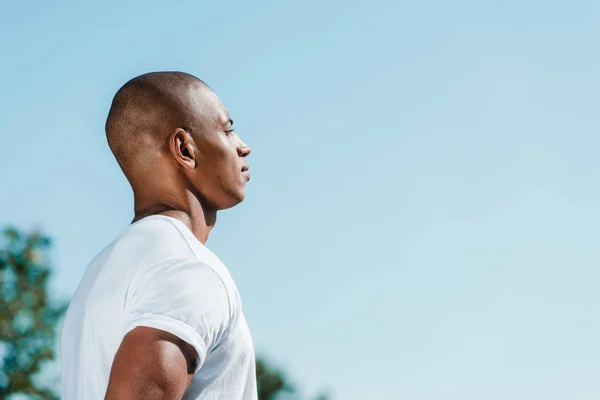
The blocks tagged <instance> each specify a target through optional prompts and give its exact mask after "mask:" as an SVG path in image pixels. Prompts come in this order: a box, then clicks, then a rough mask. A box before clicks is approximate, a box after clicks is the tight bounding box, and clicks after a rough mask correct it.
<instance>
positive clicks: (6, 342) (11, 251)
mask: <svg viewBox="0 0 600 400" xmlns="http://www.w3.org/2000/svg"><path fill="white" fill-rule="evenodd" d="M49 245H50V241H49V240H48V239H47V238H46V237H44V236H42V235H40V234H37V233H33V234H24V233H21V232H19V231H17V230H16V229H12V228H9V229H6V230H5V231H4V232H3V233H2V234H1V235H0V400H4V399H7V398H9V396H10V395H12V394H17V393H20V394H24V395H26V396H28V397H29V398H31V399H38V398H39V399H44V400H52V399H58V397H57V396H56V395H55V394H54V393H53V392H52V391H51V390H49V389H46V388H43V387H39V386H38V385H37V384H36V381H35V375H36V373H38V372H39V371H40V368H41V367H42V366H43V365H44V363H45V362H47V361H49V360H52V359H54V357H55V355H54V345H55V340H56V336H55V335H56V333H55V328H56V324H57V322H58V320H59V319H60V317H61V316H62V314H63V313H64V310H65V309H66V305H64V304H60V305H55V304H53V303H52V302H51V301H50V299H49V296H48V278H49V277H50V268H49V266H48V265H47V264H46V251H47V249H48V247H49Z"/></svg>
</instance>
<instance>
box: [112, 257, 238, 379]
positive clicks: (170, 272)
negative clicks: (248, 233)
mask: <svg viewBox="0 0 600 400" xmlns="http://www.w3.org/2000/svg"><path fill="white" fill-rule="evenodd" d="M125 315H126V317H125V318H126V320H125V324H124V326H125V331H124V333H123V334H126V333H127V332H129V331H131V330H132V329H134V328H136V327H138V326H145V327H149V328H155V329H160V330H163V331H166V332H169V333H171V334H173V335H175V336H177V337H179V338H180V339H181V340H183V341H185V342H187V343H189V344H190V345H192V346H194V348H195V349H196V351H197V353H198V360H197V364H196V372H197V371H198V370H199V369H200V368H201V367H202V365H203V364H204V361H205V360H206V356H207V355H208V353H209V352H210V351H211V350H212V349H213V348H214V347H215V346H216V345H217V344H218V343H219V341H220V339H221V338H222V337H223V335H224V334H225V332H226V330H227V327H228V325H229V321H230V316H231V314H230V304H229V297H228V294H227V290H226V288H225V285H224V284H223V281H222V280H221V278H220V277H219V276H218V275H217V273H216V272H215V271H214V270H213V269H212V268H210V267H209V266H208V265H206V264H204V263H202V262H200V261H199V260H195V259H193V260H171V261H168V262H163V263H159V264H156V265H154V266H152V267H149V268H146V269H144V270H143V271H141V272H140V273H139V274H138V275H137V276H136V278H134V280H133V281H132V285H131V287H130V295H129V296H128V298H127V303H126V313H125Z"/></svg>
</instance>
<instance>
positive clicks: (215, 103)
mask: <svg viewBox="0 0 600 400" xmlns="http://www.w3.org/2000/svg"><path fill="white" fill-rule="evenodd" d="M189 99H190V106H191V108H192V111H193V113H194V115H195V116H196V117H197V118H200V119H201V120H202V123H203V124H219V125H224V124H226V123H227V122H228V121H229V112H228V111H227V109H226V108H225V106H224V105H223V103H222V102H221V100H220V99H219V96H217V94H216V93H215V92H213V91H212V90H211V89H210V88H208V87H206V86H204V85H196V86H194V87H191V88H190V91H189Z"/></svg>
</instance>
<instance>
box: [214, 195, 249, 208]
mask: <svg viewBox="0 0 600 400" xmlns="http://www.w3.org/2000/svg"><path fill="white" fill-rule="evenodd" d="M228 197H229V198H228V199H227V201H224V202H222V203H221V205H220V207H218V209H219V210H227V209H228V208H232V207H235V206H237V205H238V204H240V203H241V202H242V201H244V198H246V193H245V192H244V191H241V192H239V193H231V194H230V195H229V196H228Z"/></svg>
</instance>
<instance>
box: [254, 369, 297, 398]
mask: <svg viewBox="0 0 600 400" xmlns="http://www.w3.org/2000/svg"><path fill="white" fill-rule="evenodd" d="M256 384H257V388H258V400H275V399H276V396H278V395H280V394H282V393H284V392H289V393H291V392H293V389H292V387H291V385H290V384H289V383H288V382H287V380H286V378H285V377H284V375H283V374H282V373H281V372H280V371H277V370H275V369H273V368H270V367H268V366H267V364H266V363H265V362H264V361H262V360H260V359H259V360H257V361H256Z"/></svg>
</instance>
